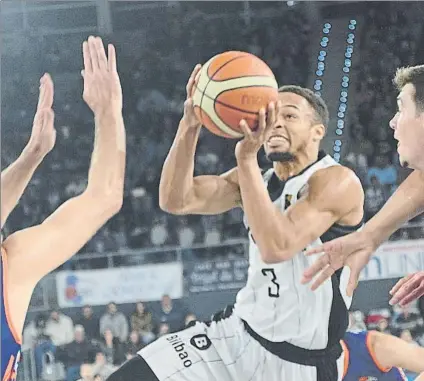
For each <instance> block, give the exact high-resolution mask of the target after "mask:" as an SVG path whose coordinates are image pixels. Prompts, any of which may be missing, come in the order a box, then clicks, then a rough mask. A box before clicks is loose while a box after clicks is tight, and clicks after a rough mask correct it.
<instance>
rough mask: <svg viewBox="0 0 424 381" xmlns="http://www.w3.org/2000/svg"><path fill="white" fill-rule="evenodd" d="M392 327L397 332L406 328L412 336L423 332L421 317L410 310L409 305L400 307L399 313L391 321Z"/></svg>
mask: <svg viewBox="0 0 424 381" xmlns="http://www.w3.org/2000/svg"><path fill="white" fill-rule="evenodd" d="M392 327H393V328H394V329H396V330H398V332H402V331H405V330H408V331H409V332H410V333H411V334H412V336H413V337H416V336H419V335H421V334H422V333H423V327H424V322H423V318H422V317H421V316H420V315H419V314H418V313H417V312H414V311H412V310H411V307H409V306H406V307H402V309H401V313H400V314H399V315H398V316H397V317H396V318H395V319H393V321H392Z"/></svg>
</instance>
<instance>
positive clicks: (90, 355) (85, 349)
mask: <svg viewBox="0 0 424 381" xmlns="http://www.w3.org/2000/svg"><path fill="white" fill-rule="evenodd" d="M74 331H75V336H74V341H72V342H71V343H70V344H67V345H65V346H63V347H62V348H60V349H59V348H58V349H57V355H56V358H57V359H58V360H59V361H61V362H63V364H64V365H65V367H66V381H76V380H78V379H79V378H80V377H81V375H80V368H81V365H82V364H84V363H86V362H93V361H94V356H95V353H96V349H95V347H94V346H93V345H92V344H91V343H90V342H89V341H88V340H87V339H86V338H85V334H84V327H83V326H81V325H77V326H75V330H74Z"/></svg>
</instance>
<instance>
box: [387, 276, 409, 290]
mask: <svg viewBox="0 0 424 381" xmlns="http://www.w3.org/2000/svg"><path fill="white" fill-rule="evenodd" d="M413 276H414V274H410V275H408V276H406V277H404V278H402V279H401V280H400V281H398V282H397V283H396V284H395V285H394V286H393V288H392V289H391V290H390V291H389V294H390V295H394V294H396V292H398V291H399V289H400V288H401V287H402V286H403V285H404V284H405V283H406V282H408V281H409V280H410V279H411V278H412V277H413Z"/></svg>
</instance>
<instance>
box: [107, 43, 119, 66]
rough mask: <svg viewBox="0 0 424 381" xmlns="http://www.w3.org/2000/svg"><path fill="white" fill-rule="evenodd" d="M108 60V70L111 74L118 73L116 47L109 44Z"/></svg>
mask: <svg viewBox="0 0 424 381" xmlns="http://www.w3.org/2000/svg"><path fill="white" fill-rule="evenodd" d="M107 49H108V51H107V58H108V68H109V71H110V72H117V68H116V51H115V46H113V45H112V44H109V45H108V46H107Z"/></svg>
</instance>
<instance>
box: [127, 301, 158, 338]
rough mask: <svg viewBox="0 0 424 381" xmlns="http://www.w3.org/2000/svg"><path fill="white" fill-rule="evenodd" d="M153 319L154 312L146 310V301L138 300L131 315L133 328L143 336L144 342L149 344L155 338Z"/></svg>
mask: <svg viewBox="0 0 424 381" xmlns="http://www.w3.org/2000/svg"><path fill="white" fill-rule="evenodd" d="M152 319H153V318H152V314H151V313H150V312H149V311H146V310H145V306H144V303H142V302H138V303H137V304H136V305H135V311H134V312H133V313H132V315H131V329H132V330H133V331H135V332H137V333H138V334H139V335H140V336H141V340H142V341H143V343H144V344H149V343H150V342H152V341H153V340H154V339H155V334H154V333H153V328H154V327H153V321H152Z"/></svg>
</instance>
